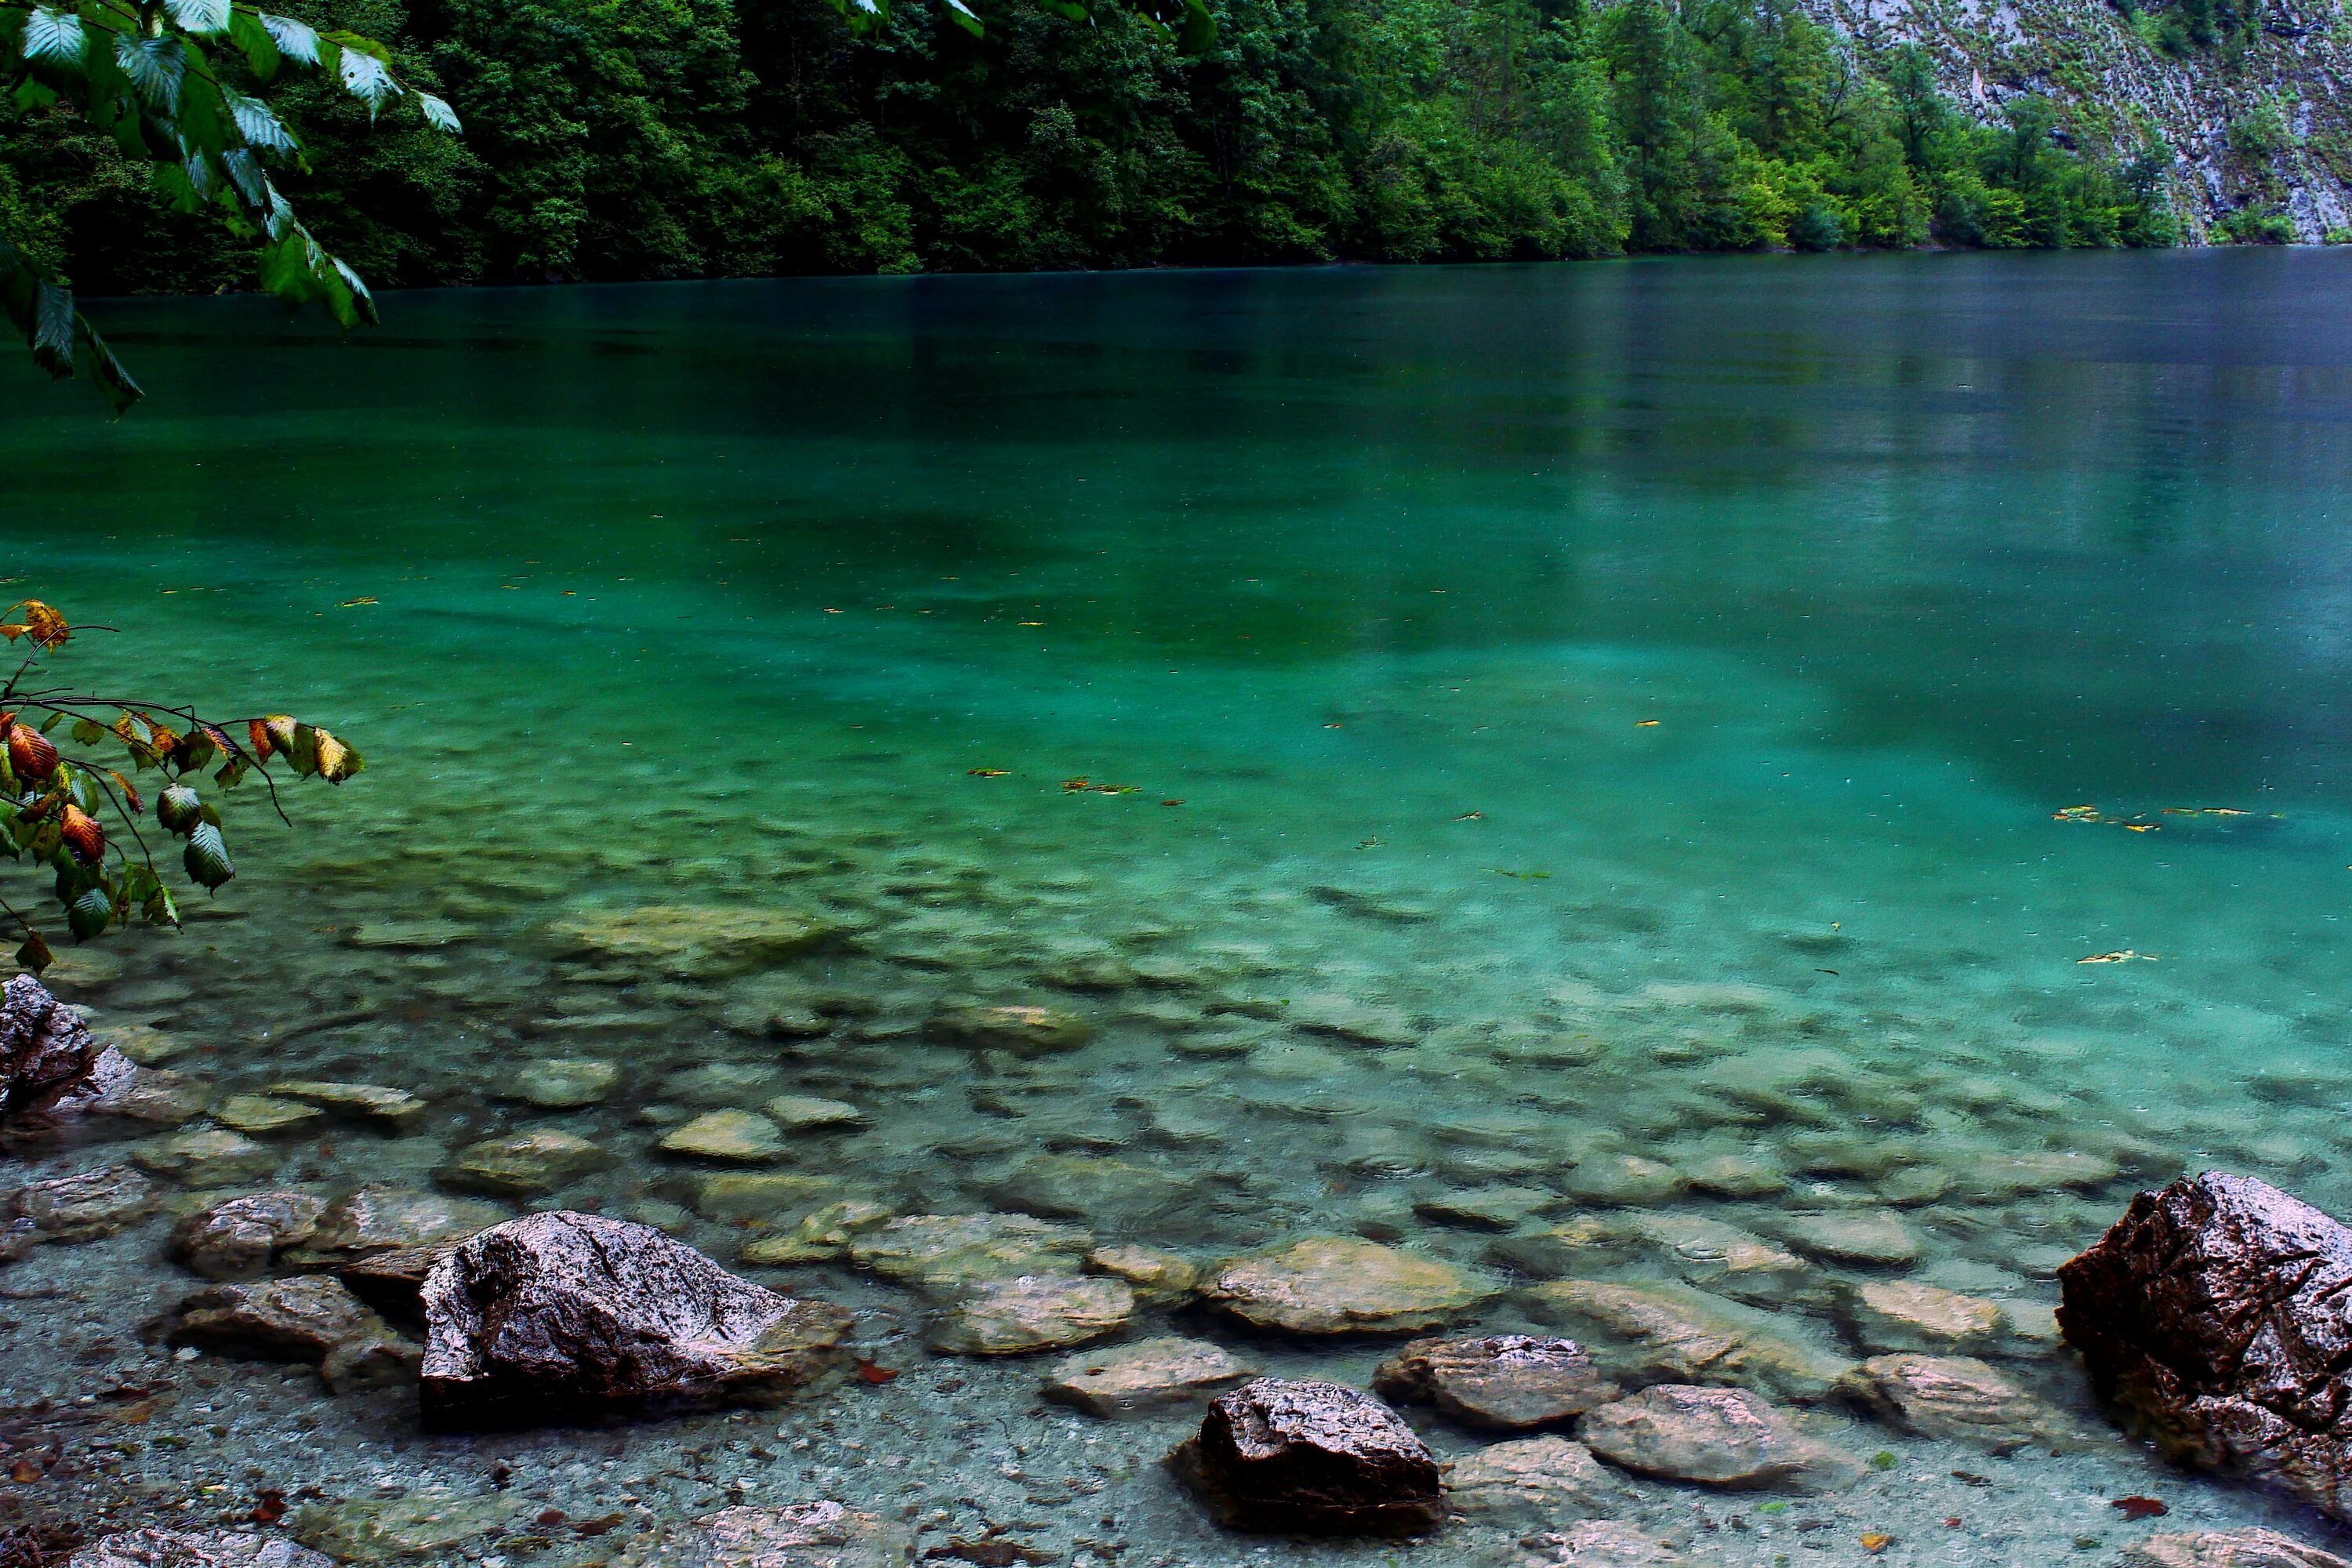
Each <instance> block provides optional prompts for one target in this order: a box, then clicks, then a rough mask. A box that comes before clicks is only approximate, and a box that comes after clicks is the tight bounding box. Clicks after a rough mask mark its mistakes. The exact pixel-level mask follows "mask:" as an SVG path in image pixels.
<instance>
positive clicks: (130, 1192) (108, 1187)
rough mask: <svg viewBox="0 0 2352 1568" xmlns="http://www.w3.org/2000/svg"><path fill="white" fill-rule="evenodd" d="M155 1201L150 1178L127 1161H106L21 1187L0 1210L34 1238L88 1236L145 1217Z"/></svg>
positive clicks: (80, 1238)
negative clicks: (94, 1168) (82, 1169)
mask: <svg viewBox="0 0 2352 1568" xmlns="http://www.w3.org/2000/svg"><path fill="white" fill-rule="evenodd" d="M155 1205H156V1197H155V1184H154V1183H152V1182H151V1181H149V1180H148V1179H147V1178H146V1177H144V1176H142V1175H141V1174H140V1173H138V1172H136V1171H134V1170H132V1169H131V1167H130V1166H128V1165H107V1166H104V1167H101V1168H100V1169H99V1170H95V1171H84V1172H81V1173H79V1174H77V1175H71V1176H58V1177H55V1178H53V1179H51V1180H49V1181H46V1182H35V1183H33V1184H31V1185H30V1186H26V1187H21V1188H19V1189H17V1191H16V1193H14V1194H11V1195H10V1196H9V1197H8V1199H7V1200H6V1202H5V1205H0V1213H5V1215H7V1217H8V1218H9V1219H10V1220H11V1221H12V1222H14V1223H15V1225H16V1226H21V1227H22V1228H23V1229H24V1230H25V1231H26V1233H27V1234H29V1235H30V1237H32V1238H33V1239H35V1240H37V1241H89V1240H93V1239H95V1238H96V1237H101V1236H112V1235H113V1234H114V1233H115V1232H116V1231H119V1230H121V1229H122V1228H123V1227H124V1226H130V1225H134V1224H136V1223H138V1222H139V1221H140V1220H142V1219H145V1218H146V1217H147V1216H148V1215H151V1214H152V1213H154V1212H155Z"/></svg>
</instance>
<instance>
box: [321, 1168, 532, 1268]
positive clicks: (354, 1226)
mask: <svg viewBox="0 0 2352 1568" xmlns="http://www.w3.org/2000/svg"><path fill="white" fill-rule="evenodd" d="M508 1217H509V1215H508V1214H507V1211H506V1210H505V1209H503V1208H500V1207H499V1206H498V1205H496V1204H486V1203H479V1202H477V1201H475V1200H474V1199H471V1198H453V1197H448V1196H445V1195H444V1194H440V1193H427V1192H421V1191H419V1190H417V1189H416V1188H415V1187H399V1186H393V1185H391V1184H386V1183H383V1182H370V1183H368V1184H366V1185H364V1186H361V1187H356V1188H354V1189H352V1191H351V1192H349V1193H346V1194H344V1195H343V1196H341V1197H340V1198H337V1199H336V1200H335V1201H334V1202H333V1203H331V1204H330V1205H327V1210H326V1212H325V1213H324V1214H322V1215H320V1216H319V1229H318V1234H317V1235H316V1236H314V1237H312V1238H311V1240H310V1245H309V1246H308V1247H305V1248H304V1249H303V1251H302V1253H301V1254H300V1255H299V1257H300V1258H308V1259H312V1260H316V1259H320V1258H351V1257H357V1256H362V1255H365V1254H367V1253H371V1252H384V1251H389V1250H391V1249H393V1248H394V1247H420V1246H423V1245H425V1243H427V1242H436V1241H451V1240H456V1239H458V1238H460V1237H468V1236H471V1235H473V1234H474V1232H476V1231H478V1230H482V1229H486V1228H487V1227H488V1226H494V1225H497V1224H498V1223H499V1221H501V1220H504V1219H506V1218H508Z"/></svg>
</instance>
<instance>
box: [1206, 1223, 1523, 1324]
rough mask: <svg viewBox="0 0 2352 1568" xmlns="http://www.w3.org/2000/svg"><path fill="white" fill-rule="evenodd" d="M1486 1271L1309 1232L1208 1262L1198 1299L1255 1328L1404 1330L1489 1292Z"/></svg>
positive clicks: (1441, 1319)
mask: <svg viewBox="0 0 2352 1568" xmlns="http://www.w3.org/2000/svg"><path fill="white" fill-rule="evenodd" d="M1498 1289H1499V1285H1498V1283H1497V1282H1496V1280H1494V1279H1492V1278H1490V1277H1488V1276H1486V1275H1483V1274H1478V1273H1474V1272H1472V1271H1470V1270H1467V1269H1464V1268H1456V1267H1455V1266H1454V1265H1453V1264H1450V1263H1443V1262H1440V1261H1439V1260H1437V1259H1436V1258H1424V1257H1422V1256H1420V1255H1419V1254H1417V1253H1412V1252H1405V1251H1402V1250H1401V1249H1399V1248H1396V1247H1382V1246H1381V1245H1380V1244H1378V1243H1377V1242H1370V1241H1365V1240H1363V1239H1361V1238H1360V1237H1342V1236H1325V1237H1307V1238H1306V1239H1305V1240H1301V1241H1295V1242H1292V1243H1290V1244H1289V1245H1287V1246H1285V1247H1275V1248H1272V1249H1271V1250H1268V1251H1265V1252H1260V1253H1255V1254H1252V1255H1251V1256H1249V1257H1246V1258H1234V1260H1232V1261H1231V1262H1228V1263H1224V1264H1222V1265H1220V1266H1218V1268H1215V1269H1214V1270H1213V1272H1212V1274H1211V1276H1210V1278H1209V1279H1208V1280H1207V1282H1206V1283H1205V1284H1203V1285H1202V1288H1201V1296H1202V1300H1206V1301H1209V1302H1211V1303H1213V1304H1214V1305H1215V1306H1217V1307H1219V1308H1220V1309H1222V1310H1223V1311H1225V1312H1227V1313H1229V1314H1230V1315H1232V1316H1233V1317H1235V1318H1238V1319H1240V1320H1241V1321H1243V1322H1245V1323H1248V1324H1250V1325H1251V1326H1252V1327H1255V1328H1261V1329H1279V1330H1282V1331H1285V1332H1287V1333H1297V1334H1346V1333H1376V1334H1378V1333H1410V1332H1419V1331H1427V1330H1430V1329H1434V1328H1439V1327H1441V1326H1443V1325H1444V1323H1446V1322H1447V1321H1450V1320H1452V1319H1454V1318H1457V1317H1460V1316H1461V1315H1463V1314H1464V1313H1465V1312H1467V1311H1469V1310H1472V1309H1473V1308H1475V1307H1476V1306H1478V1305H1479V1304H1480V1303H1482V1302H1484V1301H1486V1300H1490V1299H1491V1298H1492V1297H1494V1296H1495V1295H1496V1293H1497V1291H1498Z"/></svg>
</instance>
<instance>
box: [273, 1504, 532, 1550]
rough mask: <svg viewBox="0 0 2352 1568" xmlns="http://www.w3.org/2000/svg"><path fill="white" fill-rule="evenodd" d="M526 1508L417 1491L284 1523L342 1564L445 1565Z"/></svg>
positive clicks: (304, 1513) (317, 1510)
mask: <svg viewBox="0 0 2352 1568" xmlns="http://www.w3.org/2000/svg"><path fill="white" fill-rule="evenodd" d="M526 1506H528V1504H527V1503H525V1502H524V1500H521V1499H519V1498H509V1497H505V1496H500V1495H498V1494H495V1493H493V1494H489V1495H482V1494H478V1493H476V1494H468V1493H464V1492H457V1491H452V1490H451V1489H448V1488H446V1487H420V1488H418V1489H416V1490H415V1491H412V1492H409V1493H406V1494H405V1495H404V1496H401V1497H395V1498H352V1499H348V1500H342V1501H337V1502H322V1503H313V1504H312V1505H310V1507H308V1508H303V1509H298V1510H295V1513H294V1517H293V1518H292V1519H291V1520H289V1521H288V1523H289V1525H290V1526H291V1527H292V1529H293V1531H294V1533H295V1534H296V1535H297V1536H299V1537H300V1538H301V1540H302V1541H303V1542H306V1543H307V1544H309V1545H311V1546H315V1547H317V1548H319V1549H320V1551H322V1552H326V1553H328V1554H329V1555H330V1556H331V1557H333V1558H334V1559H335V1560H336V1561H338V1562H341V1563H389V1562H396V1561H399V1560H401V1559H404V1558H405V1559H411V1560H414V1559H419V1558H422V1559H425V1560H426V1561H430V1562H436V1563H449V1562H451V1561H452V1558H451V1556H450V1553H449V1549H450V1548H451V1547H453V1546H457V1545H459V1544H461V1543H463V1542H468V1541H472V1540H474V1539H475V1538H476V1537H478V1536H483V1535H488V1534H489V1533H490V1532H491V1531H496V1530H502V1529H505V1528H506V1527H507V1526H508V1525H509V1524H510V1523H511V1522H512V1521H514V1518H515V1516H516V1515H517V1514H519V1513H520V1512H521V1511H522V1510H523V1508H525V1507H526Z"/></svg>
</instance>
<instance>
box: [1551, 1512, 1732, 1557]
mask: <svg viewBox="0 0 2352 1568" xmlns="http://www.w3.org/2000/svg"><path fill="white" fill-rule="evenodd" d="M1543 1544H1545V1545H1547V1546H1549V1547H1551V1548H1553V1549H1554V1551H1555V1552H1558V1554H1559V1555H1558V1556H1556V1557H1555V1558H1554V1559H1553V1561H1554V1562H1555V1563H1559V1565H1560V1568H1700V1565H1699V1564H1697V1563H1691V1562H1690V1561H1689V1560H1688V1559H1686V1558H1685V1557H1684V1556H1683V1555H1682V1554H1681V1553H1680V1552H1676V1551H1675V1549H1674V1548H1673V1547H1672V1546H1670V1545H1669V1544H1667V1543H1666V1542H1663V1541H1660V1540H1659V1539H1657V1538H1656V1537H1655V1536H1653V1535H1648V1534H1645V1533H1643V1531H1641V1530H1639V1529H1637V1528H1636V1527H1634V1526H1633V1525H1630V1524H1621V1523H1619V1522H1618V1521H1615V1520H1613V1519H1582V1520H1579V1521H1576V1522H1575V1523H1574V1524H1571V1525H1570V1526H1569V1527H1568V1528H1567V1529H1566V1530H1563V1531H1559V1532H1557V1533H1553V1534H1547V1535H1545V1536H1544V1537H1543Z"/></svg>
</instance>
